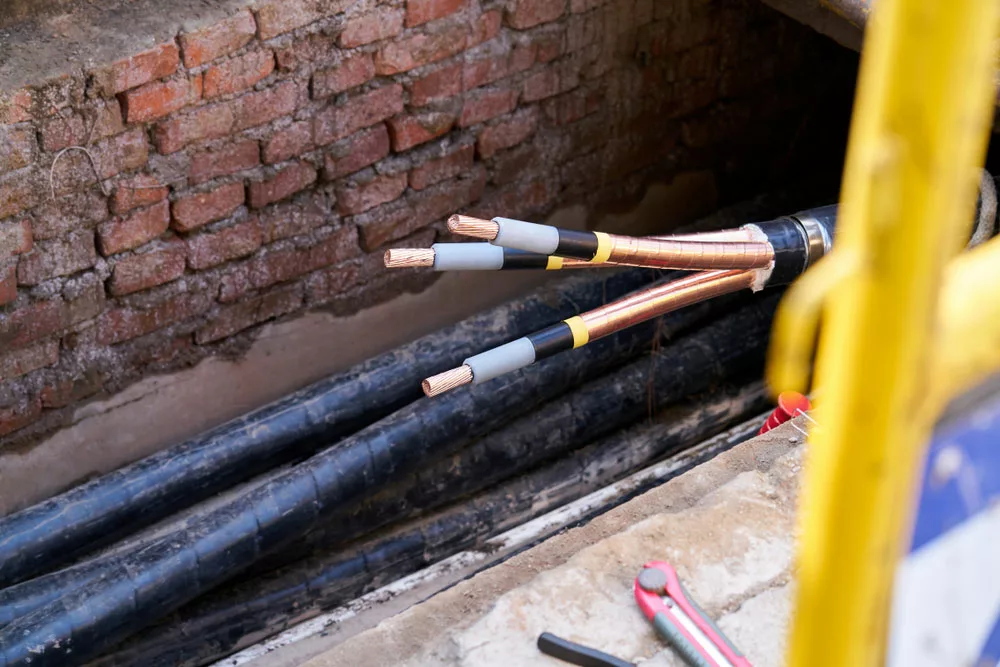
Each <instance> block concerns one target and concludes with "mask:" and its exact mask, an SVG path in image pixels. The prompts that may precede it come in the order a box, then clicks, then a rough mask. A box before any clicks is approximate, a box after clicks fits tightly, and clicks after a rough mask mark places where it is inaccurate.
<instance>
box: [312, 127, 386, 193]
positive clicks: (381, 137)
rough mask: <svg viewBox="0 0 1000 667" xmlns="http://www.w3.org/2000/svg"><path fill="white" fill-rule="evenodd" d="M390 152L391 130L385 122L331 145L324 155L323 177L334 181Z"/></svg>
mask: <svg viewBox="0 0 1000 667" xmlns="http://www.w3.org/2000/svg"><path fill="white" fill-rule="evenodd" d="M388 154H389V131H388V130H387V129H386V126H385V125H384V124H380V125H377V126H375V127H373V128H370V129H367V130H362V131H360V132H358V133H357V134H355V135H353V136H352V137H349V138H347V139H344V140H343V141H341V142H338V143H336V144H334V145H333V146H331V147H330V149H329V150H328V151H327V153H326V155H325V156H324V167H323V177H324V178H325V179H326V180H327V181H333V180H336V179H338V178H340V177H341V176H346V175H348V174H353V173H354V172H356V171H359V170H361V169H364V168H365V167H367V166H368V165H370V164H374V163H376V162H378V161H379V160H381V159H382V158H384V157H385V156H387V155H388Z"/></svg>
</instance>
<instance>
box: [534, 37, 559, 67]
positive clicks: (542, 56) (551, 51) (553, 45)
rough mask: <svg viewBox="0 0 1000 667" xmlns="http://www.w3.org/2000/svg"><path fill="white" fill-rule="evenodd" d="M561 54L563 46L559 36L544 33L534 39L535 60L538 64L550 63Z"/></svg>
mask: <svg viewBox="0 0 1000 667" xmlns="http://www.w3.org/2000/svg"><path fill="white" fill-rule="evenodd" d="M562 54H563V45H562V37H561V35H559V34H555V33H545V34H543V35H540V36H539V37H536V38H535V60H537V61H538V62H540V63H547V62H552V61H553V60H555V59H556V58H558V57H559V56H561V55H562Z"/></svg>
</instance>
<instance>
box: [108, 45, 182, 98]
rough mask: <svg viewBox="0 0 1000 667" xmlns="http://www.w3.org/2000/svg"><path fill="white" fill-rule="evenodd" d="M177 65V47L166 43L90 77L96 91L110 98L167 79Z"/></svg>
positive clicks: (120, 61)
mask: <svg viewBox="0 0 1000 667" xmlns="http://www.w3.org/2000/svg"><path fill="white" fill-rule="evenodd" d="M179 62H180V57H179V52H178V50H177V45H176V44H174V43H173V42H169V43H167V44H161V45H160V46H157V47H154V48H152V49H149V50H148V51H143V52H142V53H137V54H136V55H134V56H132V57H131V58H126V59H124V60H119V61H118V62H116V63H113V64H111V65H109V66H107V67H103V68H100V69H98V70H96V71H94V72H92V73H91V77H92V80H93V85H94V87H95V89H96V90H97V92H98V93H99V94H101V95H103V96H105V97H110V96H112V95H116V94H118V93H120V92H123V91H126V90H128V89H130V88H137V87H139V86H141V85H143V84H145V83H149V82H150V81H155V80H156V79H162V78H164V77H167V76H170V75H171V74H173V73H174V72H176V71H177V66H178V64H179Z"/></svg>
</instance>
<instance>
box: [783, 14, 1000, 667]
mask: <svg viewBox="0 0 1000 667" xmlns="http://www.w3.org/2000/svg"><path fill="white" fill-rule="evenodd" d="M998 11H1000V3H996V2H992V1H990V2H983V1H982V0H950V1H948V2H942V1H941V0H884V1H883V2H882V3H880V5H879V11H878V12H875V13H874V14H873V15H872V17H871V22H870V24H869V26H868V33H867V35H866V43H865V49H864V53H863V56H862V65H861V71H860V78H859V84H858V97H857V100H856V103H855V113H854V120H853V124H852V128H851V137H850V144H849V148H848V155H847V164H846V168H845V177H844V186H843V192H842V196H841V202H843V203H842V207H841V212H840V219H839V221H838V233H837V249H836V250H835V251H834V253H833V255H832V256H831V257H830V260H833V261H836V258H837V256H838V254H843V255H845V256H846V257H847V258H848V259H847V261H846V264H844V266H846V267H847V268H848V269H849V270H847V271H844V272H839V271H830V270H829V269H828V270H827V273H830V274H832V275H835V276H836V278H837V279H836V280H835V281H832V282H836V283H837V289H834V290H832V291H830V293H829V294H827V295H826V298H825V302H826V303H825V305H826V308H825V311H824V318H825V320H824V325H825V327H824V331H823V332H822V335H821V341H820V353H819V356H818V362H817V385H818V388H819V390H820V391H821V392H822V395H821V398H820V401H819V405H818V406H817V410H816V419H817V421H818V422H819V424H820V426H819V427H818V428H816V429H814V432H813V433H812V435H811V437H810V447H809V459H808V463H807V469H806V475H805V480H804V486H803V499H802V506H801V509H800V517H801V518H800V521H801V528H802V530H801V542H800V547H799V549H800V551H799V575H798V576H799V586H798V593H797V596H798V599H797V605H796V615H795V617H794V621H793V629H792V641H791V645H790V648H789V661H788V662H789V664H790V665H791V666H792V667H807V666H808V667H827V666H829V667H834V666H836V667H864V666H866V665H878V664H881V663H882V662H883V659H884V648H885V639H886V637H885V634H886V627H887V623H886V619H887V614H888V606H889V605H888V601H889V598H890V593H891V588H892V578H893V573H894V568H895V565H896V563H897V561H898V559H899V557H900V555H901V553H902V551H903V545H904V543H905V540H906V537H907V535H908V526H909V521H908V518H909V516H908V513H909V512H910V511H911V510H910V508H911V506H912V503H913V501H914V488H915V480H916V478H917V473H918V471H919V466H920V465H921V464H922V455H923V450H924V447H925V442H926V439H927V436H928V433H929V429H930V426H931V423H932V421H933V418H934V415H933V414H927V411H926V410H925V411H923V413H921V412H920V411H919V407H920V405H921V404H922V399H923V397H924V395H925V394H926V392H927V391H928V389H929V384H930V383H929V382H928V377H927V373H928V361H929V359H928V356H929V353H930V352H931V350H932V340H931V330H932V326H931V324H932V322H933V321H934V315H935V302H936V297H937V292H938V284H939V279H940V277H941V274H942V270H943V266H944V264H945V262H946V261H947V259H948V257H949V255H950V254H952V253H951V252H950V249H954V248H957V247H958V246H959V241H958V236H959V235H960V233H961V231H962V229H963V224H962V221H963V220H968V219H970V218H971V217H972V212H973V206H974V201H975V192H976V183H977V178H978V174H977V172H976V171H975V169H974V167H977V166H978V165H981V164H982V161H983V158H984V152H985V145H986V138H987V136H988V126H989V120H990V116H989V111H990V108H991V103H992V99H993V96H992V87H991V83H992V64H993V60H992V43H993V37H994V31H995V28H996V26H997V17H998ZM824 261H827V260H824ZM837 274H842V275H837ZM828 282H831V281H828ZM800 302H802V300H801V299H800ZM807 311H808V308H805V309H804V310H796V308H795V307H794V306H793V307H792V308H791V309H790V310H788V309H786V310H785V312H784V313H783V315H782V317H781V319H780V320H779V321H778V322H776V330H775V335H776V337H777V338H779V339H784V340H790V341H793V342H794V341H795V336H794V335H792V334H791V333H790V332H789V331H787V330H786V329H787V328H788V327H794V326H797V325H799V324H801V323H802V322H807V321H808V320H809V317H808V316H809V313H808V312H807ZM799 345H800V346H801V345H802V343H801V342H799ZM801 358H802V350H801V349H799V350H793V351H791V352H790V353H788V354H785V353H780V354H778V355H777V356H776V357H775V359H774V360H773V364H772V367H771V368H770V369H769V372H770V374H771V377H775V376H776V375H780V373H781V372H782V370H787V369H782V368H781V363H782V361H787V360H788V359H801ZM793 375H794V373H793ZM774 389H775V390H781V389H785V387H774Z"/></svg>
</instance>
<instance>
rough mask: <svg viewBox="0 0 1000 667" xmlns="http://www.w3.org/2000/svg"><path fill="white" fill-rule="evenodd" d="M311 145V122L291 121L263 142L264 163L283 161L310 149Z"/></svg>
mask: <svg viewBox="0 0 1000 667" xmlns="http://www.w3.org/2000/svg"><path fill="white" fill-rule="evenodd" d="M313 146H314V144H313V134H312V123H310V122H309V121H307V120H303V121H299V122H297V123H292V124H291V125H289V126H288V127H286V128H283V129H281V130H278V131H277V132H275V133H274V136H272V137H271V138H270V139H268V140H267V142H265V143H264V149H263V151H262V153H263V155H264V162H265V163H266V164H274V163H275V162H284V161H285V160H287V159H289V158H293V157H296V156H298V155H302V154H303V153H305V152H307V151H309V150H312V148H313Z"/></svg>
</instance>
